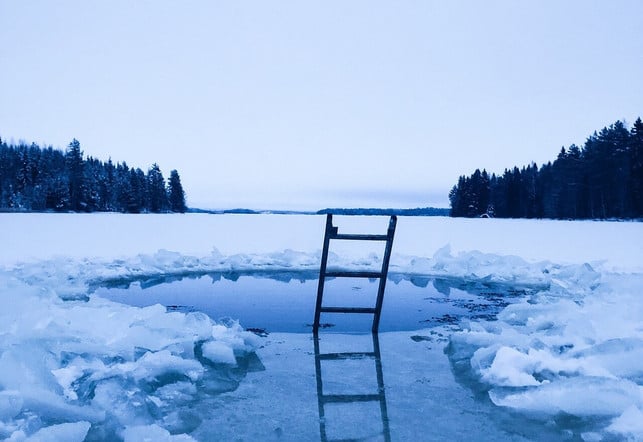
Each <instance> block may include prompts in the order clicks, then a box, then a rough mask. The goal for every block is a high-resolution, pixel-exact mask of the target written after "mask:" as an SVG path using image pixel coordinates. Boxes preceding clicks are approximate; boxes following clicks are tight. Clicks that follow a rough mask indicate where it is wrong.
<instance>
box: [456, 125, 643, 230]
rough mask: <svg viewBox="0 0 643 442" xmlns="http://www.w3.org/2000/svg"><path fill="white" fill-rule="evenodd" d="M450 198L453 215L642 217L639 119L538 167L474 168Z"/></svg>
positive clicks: (641, 129)
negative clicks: (498, 172)
mask: <svg viewBox="0 0 643 442" xmlns="http://www.w3.org/2000/svg"><path fill="white" fill-rule="evenodd" d="M449 201H450V203H451V216H456V217H479V216H483V217H484V216H488V217H498V218H557V219H633V218H638V219H640V218H643V122H641V118H638V119H637V120H636V122H635V123H634V125H633V126H632V128H631V129H628V128H627V127H626V126H625V124H624V123H623V122H621V121H617V122H615V123H614V124H612V125H611V126H609V127H605V128H603V129H602V130H601V131H600V132H598V133H596V132H594V134H593V135H591V136H590V137H589V138H588V139H587V141H585V145H584V146H583V147H578V146H576V145H574V144H572V145H571V146H569V147H568V148H567V149H565V148H564V147H563V148H561V150H560V153H559V154H558V157H557V158H556V160H555V161H554V162H553V163H552V162H551V161H550V162H548V163H547V164H544V165H543V166H542V167H540V168H538V166H537V165H536V164H535V163H532V164H530V165H529V166H523V167H522V168H521V169H519V168H518V167H514V168H513V169H505V171H504V173H503V174H502V175H498V176H497V175H495V174H492V175H491V176H489V174H488V173H487V172H486V170H483V171H482V172H480V170H479V169H477V170H476V171H475V172H474V173H473V174H472V175H471V176H468V177H467V176H461V177H460V178H459V180H458V184H457V185H455V186H453V188H452V189H451V191H450V192H449Z"/></svg>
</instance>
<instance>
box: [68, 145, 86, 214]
mask: <svg viewBox="0 0 643 442" xmlns="http://www.w3.org/2000/svg"><path fill="white" fill-rule="evenodd" d="M65 160H66V165H67V174H68V179H69V205H70V209H71V210H73V211H75V212H78V211H80V210H81V208H83V209H84V205H85V204H84V201H83V179H84V176H83V169H84V167H83V166H84V164H83V152H82V151H81V150H80V142H79V141H78V140H77V139H76V138H74V139H73V140H72V141H71V143H69V147H68V149H67V154H66V156H65Z"/></svg>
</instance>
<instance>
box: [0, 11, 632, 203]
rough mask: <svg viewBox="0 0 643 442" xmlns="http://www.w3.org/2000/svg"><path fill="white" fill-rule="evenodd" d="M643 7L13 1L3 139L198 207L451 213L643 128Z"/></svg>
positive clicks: (7, 28)
mask: <svg viewBox="0 0 643 442" xmlns="http://www.w3.org/2000/svg"><path fill="white" fill-rule="evenodd" d="M641 17H643V2H641V1H639V0H614V1H609V2H607V1H602V0H601V1H597V0H570V1H559V0H539V1H514V0H504V1H497V0H491V1H484V2H482V1H473V0H471V1H457V0H456V1H430V0H427V1H401V2H383V1H359V0H358V1H350V2H346V1H332V0H331V1H324V2H320V1H310V2H302V1H228V2H221V1H196V0H193V1H190V0H188V1H181V2H179V1H166V0H148V1H131V0H110V1H91V2H90V1H85V0H75V1H70V0H57V1H55V2H52V1H45V0H42V1H34V0H22V1H11V0H0V137H2V138H3V139H5V140H9V141H11V140H14V141H18V140H25V141H27V142H36V143H38V144H43V145H53V146H54V147H58V148H61V149H65V148H66V147H67V145H68V144H69V142H70V141H71V140H72V139H73V138H76V139H78V140H79V141H80V143H81V147H82V149H83V151H84V153H85V155H86V156H93V157H94V158H99V159H102V160H107V159H108V158H110V157H111V158H112V160H113V161H115V162H116V161H119V162H122V161H126V162H127V164H128V165H129V166H134V167H140V168H142V169H143V170H147V169H148V168H149V167H150V166H151V165H152V164H153V163H158V164H159V166H160V167H161V170H162V171H163V173H164V175H165V176H166V177H168V176H169V172H170V170H172V169H177V170H178V171H179V173H180V175H181V180H182V183H183V186H184V188H185V190H186V193H187V197H188V205H189V206H190V207H201V208H233V207H251V208H256V209H270V208H274V209H306V210H308V209H319V208H323V207H338V206H353V207H355V206H359V207H426V206H436V207H447V206H448V191H449V189H450V188H451V187H452V186H453V185H454V184H456V182H457V179H458V177H459V176H460V175H465V174H466V175H469V174H471V173H472V172H473V171H474V170H475V169H476V168H480V169H483V168H484V169H486V170H487V171H488V172H490V173H491V172H495V173H502V171H503V170H504V169H505V168H506V167H513V166H514V165H518V166H522V165H526V164H529V163H531V162H536V163H537V164H539V165H540V164H542V163H545V162H547V161H549V160H553V159H555V157H556V155H557V153H558V151H559V150H560V148H561V146H569V145H570V144H572V143H576V144H579V145H582V144H583V143H584V141H585V139H586V138H587V137H588V136H589V135H590V134H591V133H593V132H594V131H595V130H599V129H601V128H602V127H604V126H607V125H609V124H611V123H613V122H615V121H616V120H625V122H627V123H629V124H631V123H633V122H634V121H635V120H636V118H637V117H639V116H642V117H643V81H642V79H643V26H641Z"/></svg>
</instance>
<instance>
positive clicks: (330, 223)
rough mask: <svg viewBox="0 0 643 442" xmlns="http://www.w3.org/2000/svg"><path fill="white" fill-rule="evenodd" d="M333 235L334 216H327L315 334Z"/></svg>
mask: <svg viewBox="0 0 643 442" xmlns="http://www.w3.org/2000/svg"><path fill="white" fill-rule="evenodd" d="M333 233H337V229H336V228H334V227H333V215H332V214H330V213H329V214H327V215H326V230H325V232H324V246H323V248H322V257H321V265H320V266H319V284H318V285H317V302H316V304H315V321H314V322H313V333H314V334H317V332H318V330H319V317H320V315H321V306H322V297H323V295H324V282H325V279H326V265H327V264H328V246H329V244H330V238H331V236H332V235H333Z"/></svg>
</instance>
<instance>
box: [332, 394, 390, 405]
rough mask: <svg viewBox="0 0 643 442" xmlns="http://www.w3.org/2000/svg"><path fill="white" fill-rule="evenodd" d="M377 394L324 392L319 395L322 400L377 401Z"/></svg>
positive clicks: (378, 397)
mask: <svg viewBox="0 0 643 442" xmlns="http://www.w3.org/2000/svg"><path fill="white" fill-rule="evenodd" d="M380 399H381V395H379V394H325V395H323V396H322V397H321V400H322V401H323V402H344V403H347V402H372V401H379V400H380Z"/></svg>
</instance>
